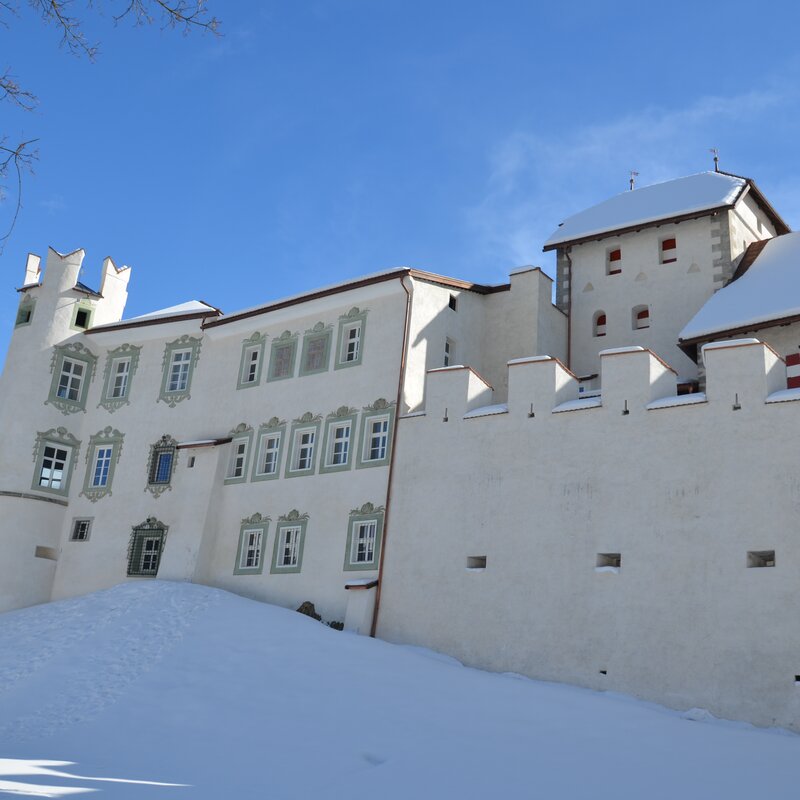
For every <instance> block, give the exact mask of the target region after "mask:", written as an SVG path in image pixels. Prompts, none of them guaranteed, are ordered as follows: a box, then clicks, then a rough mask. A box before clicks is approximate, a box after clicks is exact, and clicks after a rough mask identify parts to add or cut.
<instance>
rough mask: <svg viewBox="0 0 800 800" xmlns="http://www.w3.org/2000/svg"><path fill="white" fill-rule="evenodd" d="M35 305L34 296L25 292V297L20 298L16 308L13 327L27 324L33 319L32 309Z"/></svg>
mask: <svg viewBox="0 0 800 800" xmlns="http://www.w3.org/2000/svg"><path fill="white" fill-rule="evenodd" d="M35 307H36V300H35V298H33V297H31V296H30V295H27V294H26V295H25V297H23V298H22V300H21V302H20V304H19V308H18V309H17V319H16V321H15V322H14V327H15V328H19V327H21V326H23V325H29V324H30V322H31V320H32V319H33V309H34V308H35Z"/></svg>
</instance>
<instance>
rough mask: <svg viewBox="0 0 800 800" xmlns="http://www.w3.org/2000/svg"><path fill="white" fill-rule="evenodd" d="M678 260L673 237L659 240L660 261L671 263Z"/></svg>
mask: <svg viewBox="0 0 800 800" xmlns="http://www.w3.org/2000/svg"><path fill="white" fill-rule="evenodd" d="M677 260H678V250H677V243H676V241H675V237H674V236H672V237H670V238H668V239H662V240H661V263H662V264H672V263H673V262H674V261H677Z"/></svg>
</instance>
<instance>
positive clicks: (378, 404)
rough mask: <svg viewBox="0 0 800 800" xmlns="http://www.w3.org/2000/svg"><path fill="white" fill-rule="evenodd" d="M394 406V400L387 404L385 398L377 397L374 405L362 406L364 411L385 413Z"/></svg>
mask: <svg viewBox="0 0 800 800" xmlns="http://www.w3.org/2000/svg"><path fill="white" fill-rule="evenodd" d="M394 405H396V403H395V401H394V400H392V401H391V402H389V401H388V400H386V399H385V398H383V397H379V398H378V399H377V400H376V401H375V402H374V403H370V405H368V406H364V411H386V410H388V409H390V408H391V407H392V406H394Z"/></svg>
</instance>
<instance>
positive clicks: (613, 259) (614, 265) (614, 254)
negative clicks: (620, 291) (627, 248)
mask: <svg viewBox="0 0 800 800" xmlns="http://www.w3.org/2000/svg"><path fill="white" fill-rule="evenodd" d="M620 272H622V248H620V247H614V248H611V249H609V250H607V251H606V274H607V275H619V273H620Z"/></svg>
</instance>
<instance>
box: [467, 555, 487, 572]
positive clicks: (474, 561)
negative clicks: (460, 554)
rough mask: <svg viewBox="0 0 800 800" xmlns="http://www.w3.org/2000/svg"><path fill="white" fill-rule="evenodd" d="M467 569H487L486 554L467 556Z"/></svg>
mask: <svg viewBox="0 0 800 800" xmlns="http://www.w3.org/2000/svg"><path fill="white" fill-rule="evenodd" d="M467 569H486V556H467Z"/></svg>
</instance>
